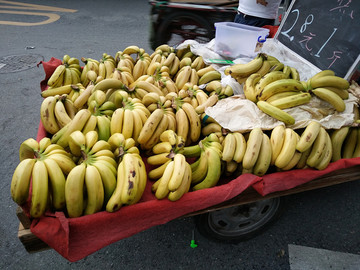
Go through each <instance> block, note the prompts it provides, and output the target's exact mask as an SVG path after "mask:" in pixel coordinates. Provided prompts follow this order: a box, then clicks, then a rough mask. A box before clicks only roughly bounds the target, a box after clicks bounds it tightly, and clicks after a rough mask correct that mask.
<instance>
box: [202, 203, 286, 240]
mask: <svg viewBox="0 0 360 270" xmlns="http://www.w3.org/2000/svg"><path fill="white" fill-rule="evenodd" d="M285 200H286V198H285V197H277V198H272V199H267V200H261V201H257V202H254V203H249V204H244V205H239V206H232V207H229V208H225V209H222V210H217V211H213V212H209V213H206V214H201V215H198V216H195V223H196V227H197V229H198V231H199V232H200V233H201V234H202V235H204V236H205V237H207V238H209V239H211V240H215V241H221V242H227V243H237V242H241V241H245V240H248V239H250V238H253V237H255V236H256V235H258V234H259V233H260V232H263V231H264V230H265V229H267V228H268V227H269V225H271V223H272V222H274V221H275V220H276V219H277V218H279V217H280V215H281V214H282V213H283V211H284V209H285Z"/></svg>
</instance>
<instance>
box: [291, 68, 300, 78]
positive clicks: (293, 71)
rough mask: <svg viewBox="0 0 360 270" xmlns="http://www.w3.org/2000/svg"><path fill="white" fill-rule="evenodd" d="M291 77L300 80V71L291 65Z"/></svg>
mask: <svg viewBox="0 0 360 270" xmlns="http://www.w3.org/2000/svg"><path fill="white" fill-rule="evenodd" d="M289 77H290V78H291V79H294V80H298V81H300V74H299V71H298V70H297V69H296V68H294V67H290V76H289Z"/></svg>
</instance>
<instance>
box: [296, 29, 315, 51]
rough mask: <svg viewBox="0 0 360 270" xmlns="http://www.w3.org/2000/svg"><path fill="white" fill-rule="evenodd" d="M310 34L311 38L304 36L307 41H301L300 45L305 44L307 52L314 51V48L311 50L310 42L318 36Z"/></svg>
mask: <svg viewBox="0 0 360 270" xmlns="http://www.w3.org/2000/svg"><path fill="white" fill-rule="evenodd" d="M309 34H310V36H306V35H304V38H305V39H303V40H300V41H299V43H302V42H305V48H306V50H308V51H309V52H311V51H312V48H309V46H308V43H309V42H310V40H312V39H313V37H316V35H315V34H313V33H309Z"/></svg>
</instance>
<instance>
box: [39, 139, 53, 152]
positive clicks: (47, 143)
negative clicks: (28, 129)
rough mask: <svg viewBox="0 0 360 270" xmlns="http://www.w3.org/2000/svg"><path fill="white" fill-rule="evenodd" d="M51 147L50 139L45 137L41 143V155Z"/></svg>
mask: <svg viewBox="0 0 360 270" xmlns="http://www.w3.org/2000/svg"><path fill="white" fill-rule="evenodd" d="M50 145H51V140H50V138H49V137H44V138H42V139H40V141H39V154H41V153H43V152H44V151H45V150H46V148H48V147H49V146H50Z"/></svg>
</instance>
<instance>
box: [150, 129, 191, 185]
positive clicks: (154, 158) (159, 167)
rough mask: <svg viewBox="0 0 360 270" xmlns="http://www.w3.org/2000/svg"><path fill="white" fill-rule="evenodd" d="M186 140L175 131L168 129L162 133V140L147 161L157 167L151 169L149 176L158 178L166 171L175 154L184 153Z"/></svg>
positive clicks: (153, 178) (152, 150)
mask: <svg viewBox="0 0 360 270" xmlns="http://www.w3.org/2000/svg"><path fill="white" fill-rule="evenodd" d="M184 147H185V141H184V139H183V138H182V137H181V136H178V135H177V134H176V132H175V131H173V130H171V129H168V130H165V131H164V132H163V133H161V135H160V140H159V142H158V143H157V144H155V145H154V146H153V147H152V149H151V154H150V155H149V157H148V158H147V163H148V164H149V165H151V166H155V167H156V168H154V169H151V170H150V171H149V173H148V176H149V178H150V179H152V180H158V179H159V178H160V177H161V176H162V175H163V173H164V171H165V168H166V166H167V165H168V164H169V162H170V161H172V160H173V158H174V156H175V154H177V153H181V154H183V155H185V156H186V154H185V153H183V149H184Z"/></svg>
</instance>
